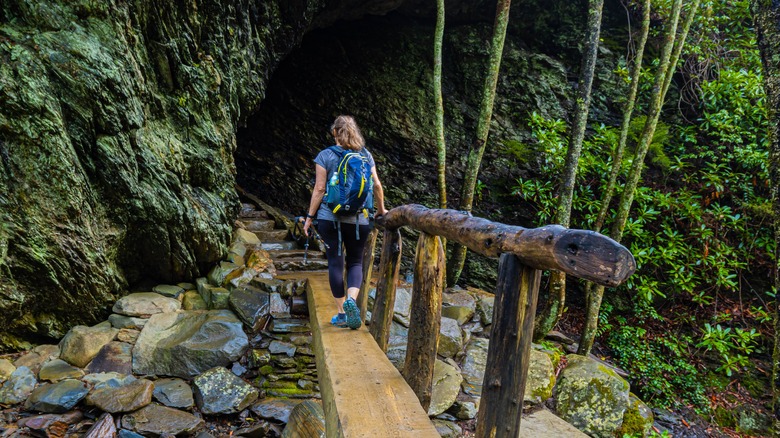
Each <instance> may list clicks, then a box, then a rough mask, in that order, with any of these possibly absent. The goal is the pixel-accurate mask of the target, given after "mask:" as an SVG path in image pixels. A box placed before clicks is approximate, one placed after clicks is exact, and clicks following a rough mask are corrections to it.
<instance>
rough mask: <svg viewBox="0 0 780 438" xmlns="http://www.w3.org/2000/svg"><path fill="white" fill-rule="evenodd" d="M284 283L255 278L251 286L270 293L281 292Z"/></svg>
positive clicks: (270, 279)
mask: <svg viewBox="0 0 780 438" xmlns="http://www.w3.org/2000/svg"><path fill="white" fill-rule="evenodd" d="M283 284H284V281H282V280H277V279H275V278H255V279H253V280H252V283H251V286H253V287H256V288H258V289H260V290H264V291H266V292H268V293H274V292H281V289H282V285H283Z"/></svg>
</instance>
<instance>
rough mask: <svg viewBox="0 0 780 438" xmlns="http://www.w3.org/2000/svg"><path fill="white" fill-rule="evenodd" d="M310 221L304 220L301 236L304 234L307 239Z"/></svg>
mask: <svg viewBox="0 0 780 438" xmlns="http://www.w3.org/2000/svg"><path fill="white" fill-rule="evenodd" d="M311 222H312V219H311V218H310V217H307V218H306V222H304V223H303V234H305V235H306V236H307V237H308V236H309V227H310V226H311Z"/></svg>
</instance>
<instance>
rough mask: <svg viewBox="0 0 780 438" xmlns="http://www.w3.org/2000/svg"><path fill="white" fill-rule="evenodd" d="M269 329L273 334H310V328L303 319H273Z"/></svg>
mask: <svg viewBox="0 0 780 438" xmlns="http://www.w3.org/2000/svg"><path fill="white" fill-rule="evenodd" d="M269 329H270V330H271V332H273V333H304V332H310V331H311V327H310V326H309V322H308V321H307V320H305V319H295V318H289V319H274V320H272V321H271V324H270V327H269Z"/></svg>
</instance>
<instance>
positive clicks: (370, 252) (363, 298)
mask: <svg viewBox="0 0 780 438" xmlns="http://www.w3.org/2000/svg"><path fill="white" fill-rule="evenodd" d="M377 234H378V232H377V230H376V228H374V229H373V230H371V233H369V235H368V237H367V238H366V239H367V240H366V246H365V247H364V248H363V283H361V284H360V293H359V294H358V299H357V305H358V309H360V320H361V321H364V322H365V320H366V309H367V308H368V290H369V289H370V288H371V275H372V274H373V272H374V250H375V248H376V235H377Z"/></svg>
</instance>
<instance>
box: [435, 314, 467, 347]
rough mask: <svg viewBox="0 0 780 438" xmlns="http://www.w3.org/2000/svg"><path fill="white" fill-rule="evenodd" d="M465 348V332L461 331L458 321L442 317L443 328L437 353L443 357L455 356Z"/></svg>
mask: <svg viewBox="0 0 780 438" xmlns="http://www.w3.org/2000/svg"><path fill="white" fill-rule="evenodd" d="M462 349H463V334H462V333H461V330H460V326H459V325H458V321H456V320H454V319H452V318H447V317H446V316H442V317H441V328H440V329H439V344H438V347H437V350H436V353H437V354H439V355H440V356H442V357H455V355H456V354H458V353H459V352H460V350H462Z"/></svg>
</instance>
